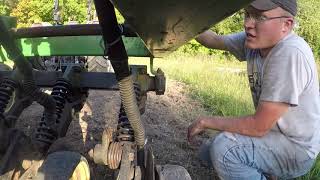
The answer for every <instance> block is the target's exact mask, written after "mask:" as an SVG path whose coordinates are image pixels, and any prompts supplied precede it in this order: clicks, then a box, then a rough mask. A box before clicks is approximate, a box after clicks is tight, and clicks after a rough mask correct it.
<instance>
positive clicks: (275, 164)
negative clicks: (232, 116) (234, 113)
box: [200, 131, 315, 180]
mask: <svg viewBox="0 0 320 180" xmlns="http://www.w3.org/2000/svg"><path fill="white" fill-rule="evenodd" d="M200 159H202V160H203V161H205V162H206V163H208V165H210V166H213V167H214V169H215V170H216V172H217V173H218V176H219V177H220V179H221V180H265V179H266V177H265V176H264V174H269V175H274V176H277V177H278V178H280V179H291V178H295V177H299V176H301V175H303V174H306V173H307V172H308V171H309V170H310V169H311V167H312V165H313V163H314V162H315V160H314V159H311V158H310V157H309V156H308V154H307V152H306V150H305V149H303V148H302V147H301V146H299V145H297V144H295V143H293V142H291V141H290V140H288V139H287V138H286V137H285V136H284V135H283V134H281V133H280V132H275V131H271V132H269V133H268V134H267V135H265V136H263V137H248V136H243V135H239V134H235V133H229V132H222V133H220V134H218V135H217V136H215V137H214V138H212V139H210V140H208V142H206V143H204V144H203V145H202V146H201V148H200Z"/></svg>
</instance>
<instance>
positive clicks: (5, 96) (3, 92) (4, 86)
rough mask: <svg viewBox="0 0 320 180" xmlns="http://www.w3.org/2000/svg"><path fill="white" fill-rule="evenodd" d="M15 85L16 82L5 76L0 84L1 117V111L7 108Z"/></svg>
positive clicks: (0, 112) (1, 112)
mask: <svg viewBox="0 0 320 180" xmlns="http://www.w3.org/2000/svg"><path fill="white" fill-rule="evenodd" d="M16 87H17V83H16V82H15V81H13V80H11V79H8V78H5V79H3V81H2V82H1V84H0V115H1V118H4V117H3V113H4V112H5V109H6V108H7V105H8V103H9V101H10V98H11V96H12V94H13V92H14V89H15V88H16Z"/></svg>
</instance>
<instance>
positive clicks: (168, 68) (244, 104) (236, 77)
mask: <svg viewBox="0 0 320 180" xmlns="http://www.w3.org/2000/svg"><path fill="white" fill-rule="evenodd" d="M147 62H148V61H147V59H141V58H139V59H132V60H131V63H135V64H146V63H147ZM154 66H155V68H158V67H160V68H161V69H162V70H163V71H164V72H165V74H166V75H167V77H168V78H169V79H175V80H178V81H180V82H184V83H185V84H187V85H188V86H187V87H188V88H189V92H190V96H192V97H193V98H195V99H197V100H199V101H200V102H201V103H202V105H203V106H204V107H205V108H206V109H207V110H208V111H209V113H210V114H212V115H222V116H241V115H248V114H252V113H254V107H253V103H252V99H251V94H250V89H249V85H248V80H247V75H246V64H245V63H241V62H237V61H230V60H219V59H218V58H214V57H209V56H193V57H190V56H188V57H186V56H184V55H180V54H173V55H170V56H169V57H167V58H165V59H156V60H155V62H154ZM318 67H319V66H318ZM296 180H320V158H318V159H317V162H316V163H315V165H314V167H313V169H312V170H311V171H310V172H309V173H308V174H306V175H304V176H303V177H300V178H296Z"/></svg>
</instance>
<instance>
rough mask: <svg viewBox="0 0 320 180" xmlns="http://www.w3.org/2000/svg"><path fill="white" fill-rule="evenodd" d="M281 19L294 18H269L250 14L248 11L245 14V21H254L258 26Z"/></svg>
mask: <svg viewBox="0 0 320 180" xmlns="http://www.w3.org/2000/svg"><path fill="white" fill-rule="evenodd" d="M280 18H292V17H290V16H275V17H267V16H265V15H262V14H249V13H248V12H246V11H244V12H243V19H244V21H249V20H252V21H254V22H255V23H258V24H260V23H263V22H266V21H270V20H273V19H280Z"/></svg>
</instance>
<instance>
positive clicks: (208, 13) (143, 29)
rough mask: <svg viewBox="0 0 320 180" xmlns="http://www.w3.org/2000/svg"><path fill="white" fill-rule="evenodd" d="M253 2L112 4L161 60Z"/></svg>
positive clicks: (136, 0)
mask: <svg viewBox="0 0 320 180" xmlns="http://www.w3.org/2000/svg"><path fill="white" fill-rule="evenodd" d="M251 1H253V0H161V1H155V0H116V1H112V2H113V3H114V5H115V6H116V7H117V9H118V10H119V11H120V12H121V14H122V15H123V16H124V18H125V19H126V22H128V23H129V24H130V25H131V26H132V27H133V29H134V30H135V31H136V32H137V33H138V34H139V36H140V37H141V38H142V39H143V41H144V42H145V44H146V46H147V47H148V49H149V50H150V52H151V53H152V54H153V55H154V56H155V57H162V56H164V55H166V54H168V53H170V52H172V51H174V50H175V49H177V48H178V47H180V46H181V45H183V44H185V43H186V42H188V41H189V40H191V39H193V38H194V37H195V36H196V35H197V34H200V33H201V32H203V31H205V30H207V29H209V28H210V27H212V25H214V24H216V23H218V22H219V21H221V20H223V19H224V18H226V17H228V16H230V15H231V14H233V13H234V12H236V11H238V10H239V9H241V8H243V7H245V6H246V5H247V4H249V3H250V2H251Z"/></svg>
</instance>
